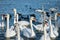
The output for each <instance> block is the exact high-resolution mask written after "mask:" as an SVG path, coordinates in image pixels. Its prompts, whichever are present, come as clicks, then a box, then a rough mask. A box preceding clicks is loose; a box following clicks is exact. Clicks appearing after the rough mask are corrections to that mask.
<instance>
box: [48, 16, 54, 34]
mask: <svg viewBox="0 0 60 40" xmlns="http://www.w3.org/2000/svg"><path fill="white" fill-rule="evenodd" d="M49 26H50V33H51V34H52V33H53V28H52V25H51V17H50V18H49Z"/></svg>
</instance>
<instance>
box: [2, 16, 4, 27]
mask: <svg viewBox="0 0 60 40" xmlns="http://www.w3.org/2000/svg"><path fill="white" fill-rule="evenodd" d="M2 27H4V17H3V16H2Z"/></svg>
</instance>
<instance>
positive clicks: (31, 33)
mask: <svg viewBox="0 0 60 40" xmlns="http://www.w3.org/2000/svg"><path fill="white" fill-rule="evenodd" d="M32 20H34V17H31V18H30V26H31V29H30V28H25V29H24V30H23V35H24V36H25V37H27V38H33V37H35V32H34V30H33V26H32Z"/></svg>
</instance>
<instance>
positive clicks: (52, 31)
mask: <svg viewBox="0 0 60 40" xmlns="http://www.w3.org/2000/svg"><path fill="white" fill-rule="evenodd" d="M49 23H50V24H49V25H50V37H51V38H54V39H55V38H56V37H57V36H58V32H57V29H56V28H55V27H54V28H53V26H52V24H51V17H50V18H49Z"/></svg>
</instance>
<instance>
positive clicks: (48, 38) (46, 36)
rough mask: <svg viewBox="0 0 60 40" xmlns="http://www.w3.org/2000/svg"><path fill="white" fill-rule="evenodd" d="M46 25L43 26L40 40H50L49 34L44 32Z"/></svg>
mask: <svg viewBox="0 0 60 40" xmlns="http://www.w3.org/2000/svg"><path fill="white" fill-rule="evenodd" d="M46 28H47V25H46V24H45V26H44V28H43V29H44V35H43V36H42V37H41V38H40V40H51V39H50V36H49V34H48V33H47V31H46Z"/></svg>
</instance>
